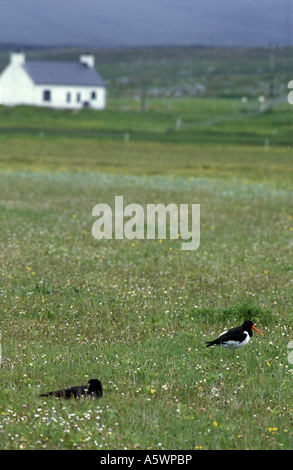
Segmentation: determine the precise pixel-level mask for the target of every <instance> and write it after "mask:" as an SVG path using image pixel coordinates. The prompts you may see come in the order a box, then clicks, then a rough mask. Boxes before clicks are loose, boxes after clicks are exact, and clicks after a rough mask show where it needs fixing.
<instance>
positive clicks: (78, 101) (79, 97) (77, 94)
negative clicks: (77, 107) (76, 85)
mask: <svg viewBox="0 0 293 470" xmlns="http://www.w3.org/2000/svg"><path fill="white" fill-rule="evenodd" d="M80 100H81V94H80V93H76V101H77V103H80Z"/></svg>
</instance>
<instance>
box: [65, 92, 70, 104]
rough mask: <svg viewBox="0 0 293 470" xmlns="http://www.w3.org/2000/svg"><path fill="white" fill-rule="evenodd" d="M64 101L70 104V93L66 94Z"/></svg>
mask: <svg viewBox="0 0 293 470" xmlns="http://www.w3.org/2000/svg"><path fill="white" fill-rule="evenodd" d="M66 101H67V103H70V101H71V93H70V92H68V93H66Z"/></svg>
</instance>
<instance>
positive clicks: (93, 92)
mask: <svg viewBox="0 0 293 470" xmlns="http://www.w3.org/2000/svg"><path fill="white" fill-rule="evenodd" d="M96 98H97V93H96V92H95V91H92V93H91V99H92V100H95V99H96Z"/></svg>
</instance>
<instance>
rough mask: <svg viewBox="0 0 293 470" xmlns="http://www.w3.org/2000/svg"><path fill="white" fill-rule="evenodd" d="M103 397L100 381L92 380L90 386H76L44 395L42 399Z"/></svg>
mask: <svg viewBox="0 0 293 470" xmlns="http://www.w3.org/2000/svg"><path fill="white" fill-rule="evenodd" d="M102 396H103V387H102V384H101V382H100V381H99V380H98V379H91V380H89V381H88V385H76V386H75V387H69V388H63V389H62V390H56V391H54V392H47V393H42V394H41V395H40V397H57V398H65V399H69V398H82V397H100V398H102Z"/></svg>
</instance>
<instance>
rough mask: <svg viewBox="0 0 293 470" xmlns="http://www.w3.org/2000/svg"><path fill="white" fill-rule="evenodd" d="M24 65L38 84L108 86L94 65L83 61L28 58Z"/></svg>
mask: <svg viewBox="0 0 293 470" xmlns="http://www.w3.org/2000/svg"><path fill="white" fill-rule="evenodd" d="M23 67H24V69H25V70H26V72H27V73H28V74H29V75H30V77H31V78H32V80H33V81H34V82H35V83H37V84H46V85H82V86H106V84H105V82H104V80H103V79H102V78H101V77H100V75H99V74H98V72H97V71H96V69H95V68H94V67H89V66H88V65H86V64H82V63H81V62H61V61H51V60H50V61H49V60H27V61H26V62H25V63H24V65H23Z"/></svg>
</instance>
